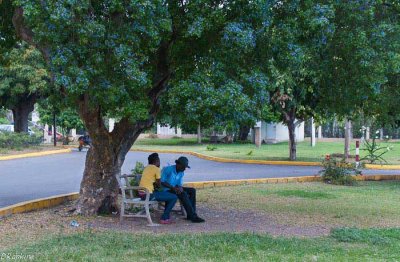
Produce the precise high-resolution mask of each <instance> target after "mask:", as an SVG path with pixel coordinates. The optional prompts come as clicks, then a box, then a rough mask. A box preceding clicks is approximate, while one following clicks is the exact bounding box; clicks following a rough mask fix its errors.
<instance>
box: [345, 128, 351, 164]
mask: <svg viewBox="0 0 400 262" xmlns="http://www.w3.org/2000/svg"><path fill="white" fill-rule="evenodd" d="M350 140H351V121H350V120H346V124H345V130H344V158H345V159H346V160H348V159H349V156H350Z"/></svg>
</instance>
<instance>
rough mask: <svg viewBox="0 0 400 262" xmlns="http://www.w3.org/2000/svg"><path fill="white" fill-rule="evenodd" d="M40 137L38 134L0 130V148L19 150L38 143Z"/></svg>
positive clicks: (40, 139) (39, 142)
mask: <svg viewBox="0 0 400 262" xmlns="http://www.w3.org/2000/svg"><path fill="white" fill-rule="evenodd" d="M42 139H43V138H42V136H41V135H39V134H35V135H32V136H30V135H28V134H26V133H14V132H4V131H0V148H7V149H17V150H21V149H23V148H27V147H31V146H38V145H40V144H41V143H42Z"/></svg>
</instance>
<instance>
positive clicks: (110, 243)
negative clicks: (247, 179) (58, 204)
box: [0, 229, 400, 261]
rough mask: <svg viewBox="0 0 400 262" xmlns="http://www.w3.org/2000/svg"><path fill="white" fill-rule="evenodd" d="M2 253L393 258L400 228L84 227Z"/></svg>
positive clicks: (56, 257) (71, 257)
mask: <svg viewBox="0 0 400 262" xmlns="http://www.w3.org/2000/svg"><path fill="white" fill-rule="evenodd" d="M4 253H5V254H11V255H13V254H20V255H31V256H32V258H33V261H378V260H380V261H390V260H391V261H396V260H397V259H398V258H399V257H400V229H371V230H358V229H340V230H336V231H333V232H332V234H331V236H329V237H323V238H314V239H299V238H272V237H270V236H269V235H260V234H250V233H242V234H234V233H214V234H190V235H189V234H180V235H177V234H164V235H154V234H144V235H143V234H128V233H117V232H106V233H104V232H103V233H99V232H97V233H94V232H90V231H89V232H84V233H75V234H72V235H68V236H65V235H59V236H53V237H48V238H47V239H44V240H41V241H38V242H36V243H34V244H24V245H21V246H18V247H15V248H13V249H8V250H4V251H3V254H4ZM0 254H1V253H0Z"/></svg>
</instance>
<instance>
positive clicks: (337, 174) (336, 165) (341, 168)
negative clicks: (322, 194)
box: [319, 155, 361, 186]
mask: <svg viewBox="0 0 400 262" xmlns="http://www.w3.org/2000/svg"><path fill="white" fill-rule="evenodd" d="M322 165H323V169H322V170H321V171H319V173H320V175H321V176H322V180H323V181H324V182H326V183H328V184H334V185H345V186H352V185H355V184H356V181H355V180H354V178H353V177H352V176H351V175H353V174H355V175H357V174H361V171H360V170H358V169H356V168H354V167H353V165H352V164H349V163H347V162H346V161H345V160H344V159H342V160H340V161H337V160H336V159H331V158H330V156H329V155H327V157H326V158H325V159H324V160H323V161H322Z"/></svg>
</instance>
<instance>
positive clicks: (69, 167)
mask: <svg viewBox="0 0 400 262" xmlns="http://www.w3.org/2000/svg"><path fill="white" fill-rule="evenodd" d="M148 154H149V153H142V152H129V153H128V155H127V157H126V160H125V163H124V165H123V167H122V172H123V173H130V170H131V169H132V168H133V167H134V166H135V162H136V161H141V162H143V163H147V156H148ZM85 156H86V153H85V152H77V151H76V152H75V151H74V152H72V153H69V154H59V155H50V156H44V157H36V158H22V159H16V160H8V161H0V207H4V206H8V205H11V204H15V203H18V202H22V201H27V200H32V199H36V198H42V197H49V196H52V195H57V194H66V193H70V192H75V191H79V185H80V182H81V178H82V174H83V168H84V162H85ZM178 157H179V155H177V154H160V158H161V165H162V166H165V165H168V164H174V160H175V159H176V158H178ZM187 157H188V158H189V165H190V166H191V167H192V168H191V169H188V170H187V171H186V172H185V173H186V175H185V181H186V182H193V181H211V180H225V179H247V178H267V177H290V176H308V175H314V174H317V173H318V170H320V167H301V166H279V165H276V166H275V165H254V164H237V163H219V162H213V161H208V160H203V159H200V158H197V157H194V156H190V155H189V156H187ZM364 173H365V174H372V173H375V174H376V173H379V174H394V173H397V174H399V173H400V171H395V170H392V171H390V170H368V171H365V172H364Z"/></svg>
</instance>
